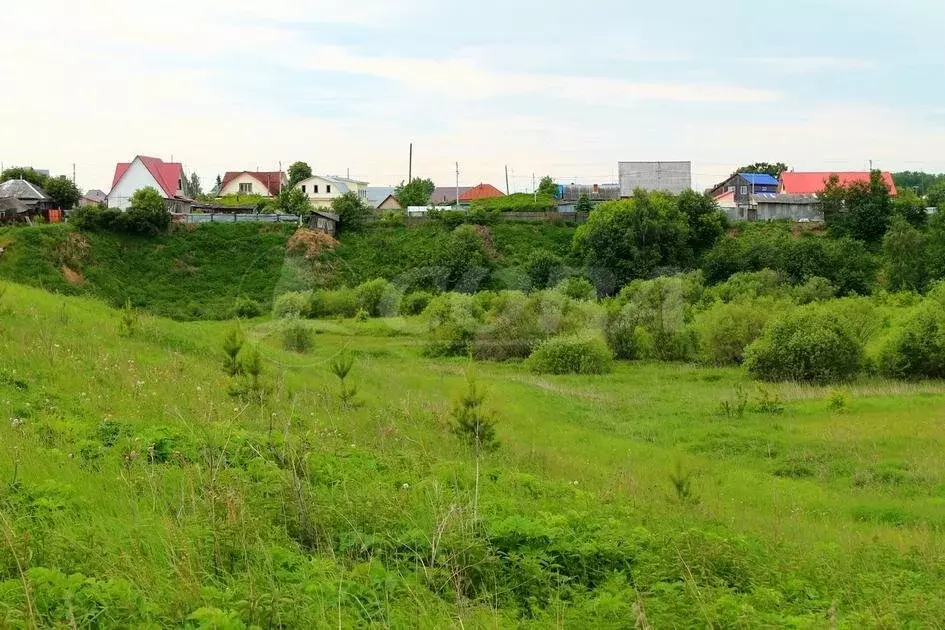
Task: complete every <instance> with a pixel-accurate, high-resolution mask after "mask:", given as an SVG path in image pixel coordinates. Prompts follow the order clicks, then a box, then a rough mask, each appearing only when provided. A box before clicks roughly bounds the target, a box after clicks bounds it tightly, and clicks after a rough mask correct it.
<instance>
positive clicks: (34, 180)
mask: <svg viewBox="0 0 945 630" xmlns="http://www.w3.org/2000/svg"><path fill="white" fill-rule="evenodd" d="M9 179H25V180H26V181H28V182H29V183H31V184H33V185H34V186H39V187H40V188H45V187H46V176H45V175H43V174H42V173H40V172H39V171H37V170H36V169H34V168H32V167H29V166H15V167H13V168H8V169H6V170H4V171H3V173H0V182H5V181H7V180H9Z"/></svg>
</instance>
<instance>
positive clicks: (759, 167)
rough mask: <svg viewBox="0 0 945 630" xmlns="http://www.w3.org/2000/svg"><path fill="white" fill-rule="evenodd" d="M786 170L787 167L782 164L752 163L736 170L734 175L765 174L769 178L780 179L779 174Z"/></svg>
mask: <svg viewBox="0 0 945 630" xmlns="http://www.w3.org/2000/svg"><path fill="white" fill-rule="evenodd" d="M786 170H788V165H787V164H785V163H784V162H775V163H773V164H772V163H770V162H754V163H753V164H749V165H747V166H743V167H741V168H740V169H738V170H736V171H735V172H736V173H767V174H768V175H770V176H771V177H775V178H778V177H781V173H783V172H784V171H786Z"/></svg>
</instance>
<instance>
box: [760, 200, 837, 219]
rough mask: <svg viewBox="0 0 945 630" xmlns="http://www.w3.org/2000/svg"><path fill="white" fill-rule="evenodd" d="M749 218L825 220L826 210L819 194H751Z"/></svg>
mask: <svg viewBox="0 0 945 630" xmlns="http://www.w3.org/2000/svg"><path fill="white" fill-rule="evenodd" d="M749 214H750V215H752V216H750V217H749V218H753V219H757V220H758V221H777V220H779V219H790V220H792V221H801V222H808V221H809V222H823V220H824V211H823V208H822V207H821V203H820V199H818V198H817V195H787V194H761V195H752V196H751V208H750V210H749Z"/></svg>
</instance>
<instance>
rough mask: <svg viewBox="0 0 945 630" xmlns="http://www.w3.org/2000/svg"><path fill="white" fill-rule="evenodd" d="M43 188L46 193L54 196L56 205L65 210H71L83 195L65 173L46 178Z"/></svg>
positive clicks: (51, 196)
mask: <svg viewBox="0 0 945 630" xmlns="http://www.w3.org/2000/svg"><path fill="white" fill-rule="evenodd" d="M43 188H44V190H45V191H46V194H47V195H49V196H50V198H52V200H53V203H54V204H55V205H56V207H57V208H62V209H63V210H71V209H72V208H74V207H76V205H77V204H78V203H79V199H80V198H81V197H82V194H81V193H80V192H79V189H78V188H76V186H75V184H73V183H72V180H71V179H69V178H68V177H66V176H65V175H60V176H59V177H50V178H49V179H47V180H46V185H45V186H44V187H43Z"/></svg>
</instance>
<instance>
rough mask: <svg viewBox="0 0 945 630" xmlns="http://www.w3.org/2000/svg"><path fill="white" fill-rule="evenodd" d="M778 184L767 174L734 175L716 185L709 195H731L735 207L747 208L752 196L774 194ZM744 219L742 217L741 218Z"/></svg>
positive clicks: (716, 196)
mask: <svg viewBox="0 0 945 630" xmlns="http://www.w3.org/2000/svg"><path fill="white" fill-rule="evenodd" d="M779 186H780V182H778V180H777V179H775V178H774V177H772V176H771V175H768V174H767V173H735V174H734V175H732V176H731V177H729V178H728V179H726V180H725V181H724V182H722V183H720V184H717V185H716V186H715V187H714V188H713V189H712V190H710V191H709V194H710V195H711V196H712V197H713V198H718V197H721V196H722V195H725V194H726V193H732V196H733V198H734V200H735V205H736V206H739V207H747V206H748V205H749V202H750V197H751V196H752V195H759V194H764V193H776V192H778V187H779ZM743 218H744V217H743Z"/></svg>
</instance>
